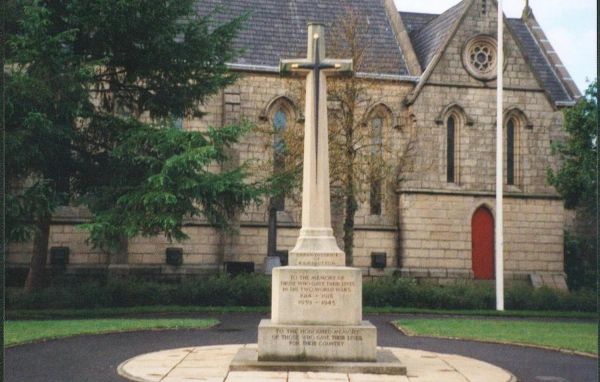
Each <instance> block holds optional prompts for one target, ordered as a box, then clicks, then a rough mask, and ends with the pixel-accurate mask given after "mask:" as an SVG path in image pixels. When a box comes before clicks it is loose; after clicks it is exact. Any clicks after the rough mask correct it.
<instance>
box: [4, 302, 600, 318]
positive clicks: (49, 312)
mask: <svg viewBox="0 0 600 382" xmlns="http://www.w3.org/2000/svg"><path fill="white" fill-rule="evenodd" d="M270 311H271V308H270V307H268V306H265V307H260V306H253V307H244V306H214V307H211V306H176V305H168V306H165V305H155V306H138V307H131V308H90V309H39V310H18V309H8V310H6V312H5V315H6V317H7V318H8V319H15V320H18V319H21V318H36V317H40V318H41V317H44V318H50V317H60V318H67V317H72V318H98V317H110V316H128V315H143V314H148V313H152V314H157V313H158V314H164V315H165V316H168V315H169V314H185V313H262V314H268V313H270ZM363 313H364V314H432V315H464V316H500V317H547V318H550V317H554V318H574V319H576V318H578V319H596V318H597V315H596V313H590V312H553V311H525V310H522V311H517V310H512V311H502V312H499V311H496V310H434V309H415V308H394V307H378V308H372V307H368V306H367V307H364V309H363Z"/></svg>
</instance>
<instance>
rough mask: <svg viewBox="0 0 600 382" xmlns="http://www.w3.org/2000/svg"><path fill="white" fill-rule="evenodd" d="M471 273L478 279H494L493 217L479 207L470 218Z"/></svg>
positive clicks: (487, 210)
mask: <svg viewBox="0 0 600 382" xmlns="http://www.w3.org/2000/svg"><path fill="white" fill-rule="evenodd" d="M471 245H472V247H471V248H472V255H471V256H472V261H473V274H474V277H475V279H478V280H493V279H494V217H493V216H492V213H491V212H490V210H489V209H487V208H486V207H484V206H481V207H479V208H478V209H477V210H476V211H475V213H474V214H473V219H472V220H471Z"/></svg>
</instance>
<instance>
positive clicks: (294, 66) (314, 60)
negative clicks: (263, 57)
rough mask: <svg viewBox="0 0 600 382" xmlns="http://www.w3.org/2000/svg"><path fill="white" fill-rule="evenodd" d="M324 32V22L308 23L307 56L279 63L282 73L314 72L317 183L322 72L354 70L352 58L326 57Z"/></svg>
mask: <svg viewBox="0 0 600 382" xmlns="http://www.w3.org/2000/svg"><path fill="white" fill-rule="evenodd" d="M323 32H324V27H323V24H319V23H310V24H308V47H307V50H306V52H307V58H305V59H301V60H281V62H280V65H279V69H280V72H281V73H282V74H286V73H290V72H304V73H307V74H308V73H309V72H310V74H312V81H310V82H312V92H311V93H312V96H313V97H312V98H313V105H312V107H313V109H312V110H314V113H313V118H312V122H313V124H314V130H315V132H314V135H315V139H314V143H315V161H316V162H315V164H316V170H317V171H316V173H315V179H316V181H317V183H318V182H319V176H318V171H319V164H318V163H319V100H320V94H319V93H320V92H319V90H320V88H321V81H323V84H324V85H323V86H324V87H325V86H326V85H327V83H326V79H325V78H321V72H322V73H323V74H324V75H327V74H329V75H332V74H334V73H335V72H338V73H348V72H350V71H352V60H331V59H326V58H325V37H324V36H323ZM307 82H308V78H307ZM307 93H308V89H307ZM325 94H327V92H325ZM307 102H308V97H307ZM323 103H324V104H325V105H327V100H326V99H324V100H323ZM306 115H308V113H306Z"/></svg>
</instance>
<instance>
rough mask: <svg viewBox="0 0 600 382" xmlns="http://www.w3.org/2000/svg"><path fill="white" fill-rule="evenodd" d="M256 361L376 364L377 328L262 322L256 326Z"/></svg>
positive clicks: (366, 324) (369, 324)
mask: <svg viewBox="0 0 600 382" xmlns="http://www.w3.org/2000/svg"><path fill="white" fill-rule="evenodd" d="M258 360H259V361H261V362H262V361H296V362H298V361H327V360H329V361H336V362H376V361H377V329H376V328H375V326H373V324H371V323H370V322H368V321H363V322H361V323H360V325H344V326H331V325H277V324H274V323H273V322H272V321H271V320H268V319H265V320H262V321H261V322H260V325H259V326H258Z"/></svg>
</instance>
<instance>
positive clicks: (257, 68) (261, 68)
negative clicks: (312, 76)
mask: <svg viewBox="0 0 600 382" xmlns="http://www.w3.org/2000/svg"><path fill="white" fill-rule="evenodd" d="M226 65H227V67H228V68H230V69H232V70H243V71H250V72H259V73H274V74H279V67H278V66H269V65H249V64H232V63H228V64H226ZM356 77H358V78H364V79H370V80H387V81H403V82H411V83H418V82H419V81H420V79H421V77H417V76H405V75H397V74H383V73H366V72H358V73H356Z"/></svg>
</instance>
